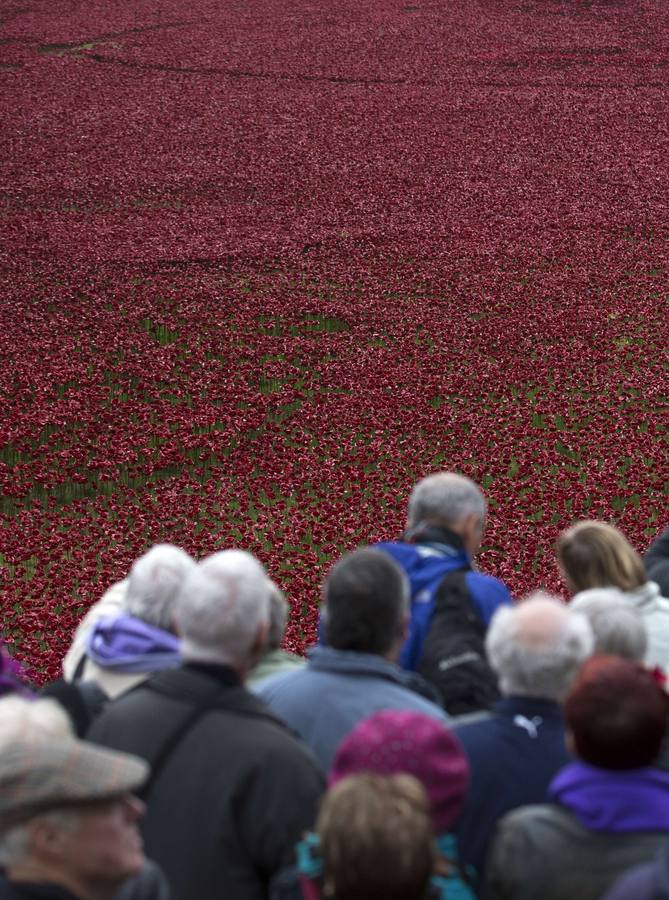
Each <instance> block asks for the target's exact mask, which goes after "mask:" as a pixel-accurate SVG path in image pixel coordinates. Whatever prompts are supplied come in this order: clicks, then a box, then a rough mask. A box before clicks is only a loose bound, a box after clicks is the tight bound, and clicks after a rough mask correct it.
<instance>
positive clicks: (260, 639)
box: [251, 622, 269, 657]
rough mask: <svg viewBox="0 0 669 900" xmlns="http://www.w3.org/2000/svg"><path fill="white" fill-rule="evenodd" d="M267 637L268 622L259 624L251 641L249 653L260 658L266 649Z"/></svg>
mask: <svg viewBox="0 0 669 900" xmlns="http://www.w3.org/2000/svg"><path fill="white" fill-rule="evenodd" d="M268 637H269V622H261V623H260V624H259V625H258V627H257V629H256V634H255V637H254V639H253V645H252V647H251V652H252V653H254V654H256V655H257V656H258V657H261V656H262V655H263V653H264V652H265V650H266V649H267V639H268Z"/></svg>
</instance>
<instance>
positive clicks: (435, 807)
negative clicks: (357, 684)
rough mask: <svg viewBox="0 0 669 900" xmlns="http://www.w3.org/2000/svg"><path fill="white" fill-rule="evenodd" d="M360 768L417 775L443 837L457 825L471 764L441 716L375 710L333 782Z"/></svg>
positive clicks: (344, 750) (346, 748) (345, 750)
mask: <svg viewBox="0 0 669 900" xmlns="http://www.w3.org/2000/svg"><path fill="white" fill-rule="evenodd" d="M357 772H374V773H376V774H377V775H397V774H400V773H406V774H408V775H413V776H414V778H416V779H418V781H420V782H421V784H422V785H423V787H424V788H425V791H426V792H427V796H428V798H429V801H430V807H431V812H432V823H433V827H434V832H435V834H437V835H439V834H443V833H444V832H445V831H449V830H450V829H451V828H452V826H453V823H454V822H455V820H456V819H457V817H458V815H459V814H460V812H461V810H462V806H463V804H464V800H465V795H466V793H467V788H468V787H469V763H468V761H467V757H466V756H465V751H464V750H463V749H462V745H461V744H460V742H459V741H458V739H457V738H456V737H455V735H453V734H452V733H451V732H450V731H449V730H448V729H447V728H446V726H445V725H443V724H442V723H441V722H438V721H437V720H436V719H431V718H430V717H429V716H425V715H422V714H421V713H414V712H406V711H400V710H383V711H382V712H378V713H375V714H374V715H373V716H370V717H369V718H368V719H365V720H364V721H363V722H360V724H359V725H357V726H356V728H354V729H353V731H352V732H351V733H350V734H349V735H348V737H346V738H344V740H343V741H342V742H341V744H340V745H339V749H338V750H337V753H336V755H335V758H334V762H333V764H332V769H331V770H330V775H329V778H328V783H329V785H330V787H332V786H333V785H335V784H336V783H337V782H338V781H340V780H341V779H342V778H346V776H347V775H354V774H356V773H357Z"/></svg>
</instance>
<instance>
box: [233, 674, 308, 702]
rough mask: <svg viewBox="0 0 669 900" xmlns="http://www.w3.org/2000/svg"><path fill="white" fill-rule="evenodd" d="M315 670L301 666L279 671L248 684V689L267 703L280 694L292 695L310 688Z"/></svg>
mask: <svg viewBox="0 0 669 900" xmlns="http://www.w3.org/2000/svg"><path fill="white" fill-rule="evenodd" d="M313 674H314V673H313V672H312V671H311V669H309V667H308V666H300V667H296V668H293V669H289V670H287V671H285V672H277V673H276V674H274V675H269V676H268V677H267V678H261V679H260V680H259V681H255V682H253V684H249V685H247V687H248V690H249V691H251V692H252V693H253V694H255V695H256V696H257V697H260V698H261V699H262V700H264V701H265V702H266V703H269V702H271V700H272V699H274V698H276V697H280V696H290V695H291V694H293V693H295V692H298V693H299V692H301V691H302V690H305V689H307V688H308V686H309V684H310V682H311V680H312V678H313Z"/></svg>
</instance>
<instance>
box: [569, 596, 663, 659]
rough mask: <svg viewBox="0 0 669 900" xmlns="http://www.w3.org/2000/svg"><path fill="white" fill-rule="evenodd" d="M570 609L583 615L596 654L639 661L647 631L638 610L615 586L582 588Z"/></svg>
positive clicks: (646, 644)
mask: <svg viewBox="0 0 669 900" xmlns="http://www.w3.org/2000/svg"><path fill="white" fill-rule="evenodd" d="M569 608H570V609H573V610H574V612H578V613H580V614H581V615H583V616H585V617H586V619H587V620H588V622H590V627H591V628H592V633H593V634H594V636H595V653H610V654H611V655H612V656H622V657H624V658H625V659H633V660H635V661H636V662H642V661H643V659H644V657H645V655H646V650H647V648H648V633H647V631H646V625H645V622H644V620H643V618H642V616H641V613H640V612H639V611H638V610H637V609H636V608H635V607H634V606H632V604H631V603H629V602H628V601H627V599H626V597H625V594H624V593H623V592H622V591H621V590H619V589H618V588H614V587H611V588H592V589H591V590H588V591H581V593H580V594H577V596H576V597H574V599H573V600H572V602H571V603H570V604H569Z"/></svg>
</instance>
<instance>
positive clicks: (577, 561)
mask: <svg viewBox="0 0 669 900" xmlns="http://www.w3.org/2000/svg"><path fill="white" fill-rule="evenodd" d="M485 517H486V501H485V498H484V495H483V493H482V491H481V490H480V489H479V487H478V486H477V485H476V484H474V483H473V482H472V481H471V480H469V479H468V478H465V477H464V476H461V475H458V474H455V473H451V472H440V473H437V474H434V475H431V476H429V477H427V478H424V479H422V480H421V481H419V482H418V483H417V484H416V485H415V487H414V489H413V491H412V493H411V496H410V498H409V503H408V514H407V527H406V531H405V533H404V534H403V536H402V538H401V540H398V541H395V542H384V543H380V544H377V545H376V546H372V547H365V548H361V549H359V550H356V551H354V552H352V553H349V554H347V555H346V556H344V557H342V558H341V559H340V560H339V561H338V562H337V563H336V564H335V565H334V566H333V567H332V569H331V570H330V571H329V573H328V574H327V577H326V578H325V581H324V584H323V589H322V600H323V604H322V608H321V615H320V626H319V636H318V641H317V643H316V645H315V646H314V647H312V648H311V649H310V650H309V651H308V653H307V656H306V658H302V657H298V656H295V655H293V654H290V653H288V652H286V651H285V650H282V649H281V644H282V635H283V630H284V627H285V623H286V617H287V614H288V604H287V602H286V600H285V598H284V597H283V596H282V594H281V592H280V590H279V589H278V588H277V586H276V585H275V584H274V583H273V582H272V581H271V580H270V578H269V577H268V574H267V572H266V571H265V570H264V568H263V566H262V565H261V564H260V562H259V561H258V560H257V559H255V558H254V557H253V556H252V555H250V554H249V553H247V552H245V551H243V550H237V549H230V550H224V551H221V552H218V553H214V554H213V555H211V556H208V557H206V558H205V559H202V560H200V561H199V562H196V561H195V560H194V559H192V558H191V557H190V556H189V555H188V553H187V552H185V551H184V550H183V549H180V548H177V547H173V546H171V545H166V544H163V545H157V546H154V547H152V548H151V549H150V550H149V551H148V552H147V553H145V554H144V555H143V556H141V557H140V558H139V559H138V560H137V561H136V562H135V563H134V565H133V566H132V568H131V571H130V572H129V573H128V575H127V578H125V579H124V580H123V581H121V582H119V583H118V584H115V585H113V586H111V587H110V588H109V590H108V591H107V592H106V593H105V594H104V596H102V598H101V599H100V600H99V601H98V602H97V603H95V605H94V606H92V607H91V609H90V610H89V611H88V613H87V614H86V615H85V617H84V618H83V619H82V621H81V623H80V624H79V627H78V629H77V631H76V633H75V635H74V637H73V640H72V644H71V646H70V648H69V650H68V652H67V654H66V656H65V658H64V660H63V677H62V678H61V679H59V680H58V681H57V682H54V683H52V684H50V685H47V686H46V688H44V689H42V690H40V691H37V690H36V689H34V688H33V687H31V685H30V684H29V683H27V681H26V679H25V677H24V676H23V673H22V670H21V668H20V666H18V665H17V663H16V662H15V661H14V660H13V659H12V658H11V657H10V656H9V655H8V654H7V652H6V651H5V650H3V653H2V657H1V659H0V662H1V663H2V667H1V671H0V693H2V694H3V695H4V696H3V697H2V699H0V744H1V745H2V746H0V900H170V898H171V900H223V898H224V900H262V898H268V900H316V898H331V900H382V898H383V900H395V898H396V900H424V898H433V897H434V898H442V900H472V898H474V897H481V898H483V900H531V898H537V897H542V898H543V900H597V898H606V900H625V898H634V900H659V898H664V897H667V898H669V743H668V742H667V734H668V728H669V694H668V693H667V690H666V687H665V673H666V672H668V671H669V599H667V597H669V529H667V531H665V532H664V533H663V534H661V535H660V536H659V537H658V538H656V540H655V541H654V542H653V544H652V545H651V546H650V548H649V549H648V550H647V552H646V554H645V556H644V557H643V559H642V558H641V557H640V556H639V555H638V554H637V552H636V551H635V550H634V549H633V547H632V546H631V545H630V544H629V542H628V541H627V540H626V539H625V537H624V536H623V534H622V533H621V532H620V531H619V530H617V529H616V528H615V527H613V526H612V525H609V524H607V523H605V522H599V521H582V522H579V523H577V524H575V525H573V526H572V527H570V528H568V529H566V530H565V531H564V532H562V534H561V535H560V538H559V540H558V543H557V546H556V562H557V565H558V566H559V568H560V571H561V573H562V575H563V578H564V581H565V585H566V587H567V589H568V591H569V593H570V595H571V600H570V602H568V603H565V602H564V601H563V600H562V599H561V598H558V597H555V596H551V595H548V594H546V593H543V592H536V593H534V594H530V595H529V596H527V597H524V598H512V596H511V594H510V592H509V590H508V589H507V587H506V586H505V585H504V584H503V583H502V582H501V581H500V580H498V579H496V578H494V577H492V576H490V575H487V574H485V573H483V572H481V571H480V570H479V569H478V568H477V566H476V563H475V559H476V555H477V552H478V550H479V547H480V545H481V541H482V536H483V530H484V525H485Z"/></svg>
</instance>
